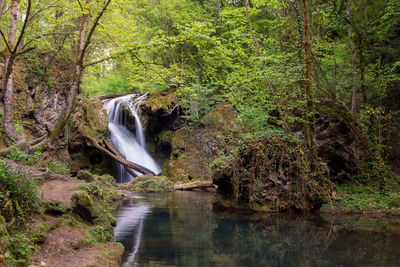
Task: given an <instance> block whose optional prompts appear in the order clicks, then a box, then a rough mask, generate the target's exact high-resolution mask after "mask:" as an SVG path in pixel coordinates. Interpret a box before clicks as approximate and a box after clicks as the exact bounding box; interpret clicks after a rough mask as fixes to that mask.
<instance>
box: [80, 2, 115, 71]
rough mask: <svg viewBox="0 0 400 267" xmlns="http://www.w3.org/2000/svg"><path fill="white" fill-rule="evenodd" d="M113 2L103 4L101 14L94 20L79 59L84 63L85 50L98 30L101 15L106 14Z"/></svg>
mask: <svg viewBox="0 0 400 267" xmlns="http://www.w3.org/2000/svg"><path fill="white" fill-rule="evenodd" d="M110 3H111V0H107V2H106V4H105V5H104V6H103V8H102V9H101V11H100V12H99V14H97V17H96V18H95V20H94V23H93V25H92V28H91V29H90V31H89V35H88V36H87V38H86V41H85V44H84V46H83V49H82V52H81V55H80V59H79V63H80V64H82V62H83V58H84V56H85V52H86V50H87V48H88V46H89V44H90V41H91V39H92V36H93V34H94V32H95V30H96V27H97V25H98V24H99V21H100V19H101V17H102V16H103V15H104V13H105V11H106V10H107V7H108V5H109V4H110Z"/></svg>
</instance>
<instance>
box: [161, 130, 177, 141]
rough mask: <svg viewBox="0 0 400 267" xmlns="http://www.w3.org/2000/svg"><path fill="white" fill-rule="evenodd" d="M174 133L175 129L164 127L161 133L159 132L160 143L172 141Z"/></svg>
mask: <svg viewBox="0 0 400 267" xmlns="http://www.w3.org/2000/svg"><path fill="white" fill-rule="evenodd" d="M174 135H175V132H174V131H172V130H167V129H164V130H163V131H162V132H161V133H160V134H158V136H157V138H158V139H159V142H160V143H171V142H172V138H173V137H174Z"/></svg>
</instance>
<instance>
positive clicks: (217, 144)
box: [163, 103, 243, 182]
mask: <svg viewBox="0 0 400 267" xmlns="http://www.w3.org/2000/svg"><path fill="white" fill-rule="evenodd" d="M202 121H203V123H202V124H200V125H196V126H186V127H183V128H181V129H179V130H177V131H176V132H175V134H174V135H173V137H172V141H171V144H172V154H171V158H170V159H169V161H168V162H167V163H166V164H165V165H164V167H163V173H165V175H166V176H167V177H168V178H169V179H171V180H172V181H182V182H188V181H191V180H211V179H212V177H213V171H212V166H213V164H214V160H217V159H218V158H219V156H220V155H222V154H225V153H228V151H230V150H231V149H233V148H234V142H235V140H236V138H237V136H238V135H239V133H240V131H241V130H242V129H243V128H242V125H241V123H240V122H239V120H238V119H237V113H236V111H235V110H234V108H233V107H232V106H231V105H229V104H227V103H221V104H219V105H217V106H216V108H215V109H214V110H213V111H211V112H210V113H209V114H207V115H206V116H205V117H204V118H203V120H202Z"/></svg>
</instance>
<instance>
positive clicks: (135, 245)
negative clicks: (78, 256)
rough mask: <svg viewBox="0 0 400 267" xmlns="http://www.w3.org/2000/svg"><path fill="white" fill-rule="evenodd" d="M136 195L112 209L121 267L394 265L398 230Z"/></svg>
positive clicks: (197, 199)
mask: <svg viewBox="0 0 400 267" xmlns="http://www.w3.org/2000/svg"><path fill="white" fill-rule="evenodd" d="M141 196H142V198H140V199H132V200H127V201H123V202H122V203H121V205H120V206H119V207H118V209H117V211H116V217H117V218H118V225H117V227H116V228H115V236H116V240H117V241H119V242H122V243H123V244H124V246H125V254H124V262H125V263H124V266H224V267H228V266H400V246H399V245H400V235H399V232H398V231H374V230H373V227H368V228H367V229H362V228H359V227H358V228H357V230H356V229H355V228H354V226H356V225H360V224H361V223H360V220H364V218H361V219H360V218H348V217H345V219H342V218H334V217H328V218H323V217H319V216H307V217H298V216H297V217H296V216H288V215H260V214H240V213H233V212H216V211H213V210H212V205H211V195H209V194H208V193H196V192H175V193H164V194H143V195H141ZM368 223H369V222H367V223H365V222H364V225H367V224H368ZM375 223H381V222H379V220H378V221H376V222H375ZM381 224H382V223H381ZM391 225H395V226H398V225H399V222H398V221H395V222H392V223H391ZM386 228H387V227H386Z"/></svg>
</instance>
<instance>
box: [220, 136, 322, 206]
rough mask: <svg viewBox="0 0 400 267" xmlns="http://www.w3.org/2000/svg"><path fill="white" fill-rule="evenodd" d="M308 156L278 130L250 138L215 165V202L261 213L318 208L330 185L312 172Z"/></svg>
mask: <svg viewBox="0 0 400 267" xmlns="http://www.w3.org/2000/svg"><path fill="white" fill-rule="evenodd" d="M310 158H311V155H310V154H309V152H308V150H307V149H306V148H305V147H304V146H302V145H301V144H300V143H297V142H294V141H293V140H292V139H291V138H290V137H289V136H286V135H284V134H282V133H280V132H271V133H269V134H267V135H266V136H262V137H254V138H252V139H249V140H247V141H245V142H244V143H243V144H241V145H240V146H239V147H238V148H237V150H236V151H234V152H233V153H231V154H230V155H228V156H226V157H225V158H224V159H223V160H222V161H219V164H218V166H215V167H214V176H213V182H214V183H215V184H216V185H217V186H218V190H217V196H218V197H217V198H216V199H217V201H216V202H215V203H214V204H215V205H217V206H222V207H232V208H237V207H243V208H245V209H249V210H254V211H264V212H279V211H287V210H290V209H301V210H314V209H317V208H319V207H320V206H321V205H322V203H324V202H325V201H327V199H328V197H327V195H326V194H327V192H328V190H329V189H330V186H329V182H328V181H327V180H326V179H321V178H324V177H323V176H322V174H321V176H322V177H321V176H319V175H318V176H316V174H314V173H313V172H312V171H311V168H310ZM221 162H222V163H221Z"/></svg>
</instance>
